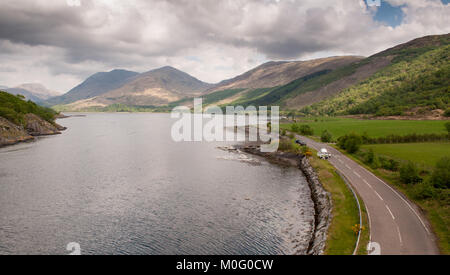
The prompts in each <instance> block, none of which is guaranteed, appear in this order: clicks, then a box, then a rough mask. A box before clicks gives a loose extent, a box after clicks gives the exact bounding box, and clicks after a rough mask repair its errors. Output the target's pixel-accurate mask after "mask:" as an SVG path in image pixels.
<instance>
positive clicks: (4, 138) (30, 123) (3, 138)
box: [0, 114, 66, 148]
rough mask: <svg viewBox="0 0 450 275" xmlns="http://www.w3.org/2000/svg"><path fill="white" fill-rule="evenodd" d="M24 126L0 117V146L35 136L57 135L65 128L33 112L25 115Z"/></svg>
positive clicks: (28, 139) (27, 139) (31, 138)
mask: <svg viewBox="0 0 450 275" xmlns="http://www.w3.org/2000/svg"><path fill="white" fill-rule="evenodd" d="M25 125H26V126H25V127H24V126H19V125H16V124H14V123H12V122H10V121H9V120H7V119H5V118H3V117H0V148H1V147H5V146H10V145H14V144H17V143H21V142H27V141H32V140H34V139H35V137H37V136H50V135H59V134H61V131H64V130H66V127H63V126H61V125H59V124H57V123H50V122H48V121H46V120H44V119H42V118H40V117H38V116H37V115H35V114H26V115H25Z"/></svg>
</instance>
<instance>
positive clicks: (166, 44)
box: [0, 0, 450, 91]
mask: <svg viewBox="0 0 450 275" xmlns="http://www.w3.org/2000/svg"><path fill="white" fill-rule="evenodd" d="M386 1H387V2H389V4H391V5H392V6H396V7H398V6H401V7H402V11H403V13H404V18H403V22H402V24H401V25H399V26H397V27H395V28H393V27H391V26H388V25H386V24H383V23H381V22H378V21H375V20H374V18H373V12H371V11H370V9H368V8H367V7H366V5H364V4H363V3H362V1H358V0H355V1H348V0H334V1H329V0H302V1H300V0H278V1H276V0H223V1H210V0H166V1H163V0H152V1H147V0H130V1H120V0H80V1H78V0H76V1H75V0H70V1H66V0H60V1H45V0H2V8H1V9H0V58H1V60H2V63H3V64H2V66H1V67H0V70H1V68H4V70H3V71H0V84H2V85H8V86H13V85H17V84H20V83H22V82H42V83H43V84H45V85H47V86H49V87H50V88H52V89H57V90H60V91H67V90H68V89H70V88H71V87H73V86H74V85H76V84H78V83H79V82H80V81H82V80H83V79H84V78H86V77H87V76H89V75H91V74H93V73H95V72H97V71H105V70H111V69H114V68H126V69H131V70H136V71H140V72H142V71H147V70H150V69H153V68H156V67H159V66H164V65H172V66H175V67H177V68H179V69H181V70H185V71H186V72H188V73H190V74H192V75H194V76H196V77H198V78H200V79H201V80H204V81H208V82H217V81H220V80H222V79H224V78H229V77H233V76H235V75H237V74H239V73H242V72H244V71H246V70H248V69H250V68H252V67H254V66H257V65H259V64H260V63H262V62H264V61H268V60H285V59H290V60H292V59H307V58H314V57H322V56H326V55H340V54H355V55H370V54H373V53H375V52H377V51H380V50H383V49H385V48H387V47H391V46H394V45H396V44H398V43H402V42H406V41H408V40H410V39H413V38H416V37H419V36H423V35H428V34H443V33H448V32H450V22H449V17H448V14H449V12H450V7H449V6H448V5H444V4H443V3H442V2H441V1H440V0H409V1H406V0H386ZM5 68H7V70H6V69H5Z"/></svg>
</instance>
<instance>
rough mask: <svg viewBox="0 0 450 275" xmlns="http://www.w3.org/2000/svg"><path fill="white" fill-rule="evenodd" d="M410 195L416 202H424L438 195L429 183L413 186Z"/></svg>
mask: <svg viewBox="0 0 450 275" xmlns="http://www.w3.org/2000/svg"><path fill="white" fill-rule="evenodd" d="M412 195H413V196H414V197H415V198H416V199H418V200H426V199H431V198H434V197H436V196H437V195H438V194H437V190H436V189H435V188H434V187H433V185H432V184H431V183H430V182H428V181H426V182H421V183H419V184H417V185H415V186H414V188H413V190H412Z"/></svg>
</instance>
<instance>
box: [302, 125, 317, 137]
mask: <svg viewBox="0 0 450 275" xmlns="http://www.w3.org/2000/svg"><path fill="white" fill-rule="evenodd" d="M299 131H300V134H302V135H304V136H312V135H314V130H313V129H312V128H311V126H309V125H301V126H300V128H299Z"/></svg>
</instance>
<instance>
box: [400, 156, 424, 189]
mask: <svg viewBox="0 0 450 275" xmlns="http://www.w3.org/2000/svg"><path fill="white" fill-rule="evenodd" d="M400 181H401V182H402V183H404V184H417V183H420V182H422V178H421V177H420V176H419V169H418V168H417V166H416V164H414V162H411V161H409V162H408V163H406V164H404V165H403V166H402V167H401V168H400Z"/></svg>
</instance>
